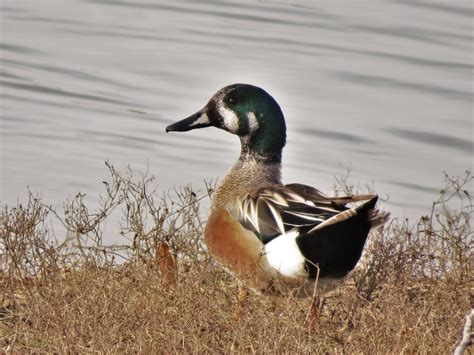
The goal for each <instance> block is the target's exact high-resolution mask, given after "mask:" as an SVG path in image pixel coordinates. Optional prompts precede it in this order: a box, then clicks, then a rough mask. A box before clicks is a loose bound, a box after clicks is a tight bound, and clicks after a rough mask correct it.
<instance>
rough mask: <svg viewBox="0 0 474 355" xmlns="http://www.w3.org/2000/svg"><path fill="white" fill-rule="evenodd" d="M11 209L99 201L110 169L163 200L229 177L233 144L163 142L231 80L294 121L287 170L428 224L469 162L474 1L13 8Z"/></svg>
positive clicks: (7, 82)
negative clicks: (369, 190) (140, 179)
mask: <svg viewBox="0 0 474 355" xmlns="http://www.w3.org/2000/svg"><path fill="white" fill-rule="evenodd" d="M1 4H2V8H1V42H0V51H1V52H0V53H1V55H0V68H1V71H0V87H1V118H0V120H1V131H0V139H1V167H0V169H1V176H0V182H1V190H0V200H1V203H8V204H13V203H16V201H17V199H18V198H20V199H23V198H24V197H25V195H26V186H29V187H30V189H31V190H32V191H41V192H42V195H43V196H44V199H45V200H46V201H47V202H49V203H52V204H60V203H61V202H62V201H63V200H64V199H65V198H66V197H67V196H72V195H74V194H75V193H76V192H78V191H84V192H86V193H87V194H88V195H89V196H96V195H98V194H99V193H100V192H102V189H103V187H102V183H101V181H102V180H104V179H106V178H107V174H108V173H107V170H106V168H105V165H104V161H105V160H110V161H111V162H112V163H113V164H114V165H116V166H117V167H119V168H124V167H125V166H126V165H127V164H131V166H132V167H133V168H135V169H138V170H146V169H147V167H148V169H149V171H150V173H152V174H154V175H156V176H157V178H158V181H159V183H160V188H161V189H162V190H163V191H167V190H169V189H171V188H172V187H173V186H175V185H176V186H179V185H184V184H187V183H189V182H191V183H192V184H193V185H195V186H197V187H202V186H203V184H202V181H203V180H204V179H209V178H216V177H222V176H223V175H224V174H225V173H226V171H227V170H228V169H229V168H230V166H231V165H232V164H233V162H234V160H235V159H236V157H237V156H238V152H239V144H238V140H237V138H236V137H233V136H231V135H229V134H228V133H226V132H223V131H218V130H216V129H207V130H199V131H193V132H188V133H186V134H166V133H165V130H164V129H165V127H166V125H168V124H169V123H171V122H174V121H176V120H178V119H181V118H184V117H185V116H188V115H189V114H191V113H194V112H195V111H197V110H198V109H200V108H201V107H202V106H203V105H204V104H205V103H206V102H207V100H208V99H209V97H210V96H211V95H212V94H213V93H214V92H215V91H216V90H217V89H219V88H221V87H222V86H225V85H228V84H231V83H234V82H246V83H252V84H255V85H258V86H261V87H263V88H265V89H266V90H267V91H268V92H270V93H271V94H272V95H273V96H274V97H275V98H276V99H277V101H278V102H279V103H280V105H281V107H282V109H283V112H284V114H285V117H286V120H287V126H288V144H287V147H286V149H285V152H284V161H283V163H284V169H283V176H284V179H285V181H286V182H295V181H298V182H302V183H307V184H311V185H314V186H316V187H318V188H320V189H322V190H324V191H329V192H330V190H331V187H332V184H333V182H334V176H337V175H340V174H341V173H342V172H343V169H342V168H341V165H342V166H350V167H351V175H350V181H351V182H353V183H355V184H360V185H361V186H364V185H366V184H369V185H373V187H374V188H375V190H376V191H377V192H379V193H380V194H381V196H384V197H386V196H390V199H389V201H388V202H386V203H384V205H385V207H386V208H388V209H390V210H392V212H393V214H394V215H395V216H398V217H404V216H413V217H415V216H417V215H419V214H422V213H426V212H427V211H428V209H429V207H430V203H431V201H432V200H433V199H434V198H436V197H437V191H438V190H439V188H440V187H441V186H442V185H441V180H442V177H443V174H442V172H443V171H445V172H447V173H448V174H450V175H461V174H463V172H464V170H466V169H472V167H473V106H472V102H473V87H472V85H473V81H472V74H473V54H472V53H473V38H472V18H473V15H474V13H473V9H472V3H471V2H470V1H462V0H459V1H417V0H400V1H386V0H385V1H383V0H381V1H362V0H346V1H334V0H322V1H309V0H308V1H303V0H300V1H291V0H289V1H271V0H268V1H263V0H262V1H257V0H253V1H236V2H229V1H201V0H200V1H197V0H196V1H151V0H142V1H131V0H130V1H120V0H117V1H106V0H90V1H79V0H58V1H51V0H43V1H22V0H15V1H7V0H2V1H1Z"/></svg>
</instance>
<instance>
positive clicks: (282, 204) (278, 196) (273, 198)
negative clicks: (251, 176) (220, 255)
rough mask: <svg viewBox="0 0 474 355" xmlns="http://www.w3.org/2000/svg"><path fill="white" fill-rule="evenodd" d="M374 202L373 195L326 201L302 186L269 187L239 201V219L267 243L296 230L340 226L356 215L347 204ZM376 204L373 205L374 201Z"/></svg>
mask: <svg viewBox="0 0 474 355" xmlns="http://www.w3.org/2000/svg"><path fill="white" fill-rule="evenodd" d="M374 198H375V199H376V198H377V196H376V195H354V196H340V197H328V196H326V195H325V194H324V193H322V192H321V191H319V190H317V189H315V188H313V187H311V186H307V185H303V184H289V185H272V186H268V187H263V188H260V189H257V190H254V191H250V192H248V193H246V194H244V195H242V196H241V197H240V198H239V217H238V219H239V220H240V221H241V223H242V224H243V225H244V226H246V227H247V228H251V229H252V230H253V231H254V232H255V233H256V234H257V235H258V236H259V238H260V239H261V240H262V242H263V243H268V242H269V241H271V240H272V239H273V238H275V237H276V236H278V235H280V234H284V233H286V232H289V231H290V230H293V229H295V228H296V229H298V231H299V232H300V234H304V233H310V232H312V231H314V230H316V229H317V228H320V227H323V226H324V225H328V224H332V223H337V222H342V221H344V220H345V219H347V218H349V217H350V216H351V215H353V214H354V213H356V211H355V210H354V209H353V208H349V207H347V204H348V203H351V202H360V201H367V200H372V199H374ZM374 204H375V201H374Z"/></svg>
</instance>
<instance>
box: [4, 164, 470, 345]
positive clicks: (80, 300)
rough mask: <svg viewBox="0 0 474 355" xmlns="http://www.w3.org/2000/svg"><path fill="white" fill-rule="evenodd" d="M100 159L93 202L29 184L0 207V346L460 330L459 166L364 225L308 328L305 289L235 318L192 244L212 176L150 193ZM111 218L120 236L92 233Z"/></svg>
mask: <svg viewBox="0 0 474 355" xmlns="http://www.w3.org/2000/svg"><path fill="white" fill-rule="evenodd" d="M108 166H109V169H110V172H111V179H110V182H104V186H105V193H104V195H103V196H102V197H101V202H100V207H99V208H98V209H97V210H94V211H91V210H89V209H88V207H87V206H86V203H85V202H84V201H85V196H84V195H82V194H78V195H77V196H75V197H74V198H73V199H71V200H69V201H67V202H66V203H65V204H64V208H63V211H61V212H59V211H56V210H52V209H51V208H49V207H47V206H45V205H44V204H43V203H42V201H41V199H39V198H36V197H35V196H33V195H32V194H30V198H29V200H28V201H27V202H26V203H24V204H18V205H17V206H15V207H10V208H9V207H4V208H3V210H2V211H1V212H0V231H1V235H0V349H1V350H2V351H6V352H9V351H13V352H61V353H62V352H81V353H82V352H108V353H115V352H120V353H122V352H123V353H128V352H152V351H155V352H156V351H158V350H160V351H166V352H246V353H247V352H258V353H261V352H296V353H327V352H329V353H343V352H348V353H353V352H356V353H368V354H373V353H402V352H403V353H413V352H421V353H427V352H430V353H446V352H452V351H453V350H454V348H455V346H456V344H457V343H458V342H459V341H460V339H461V337H462V331H463V325H464V320H465V315H466V314H467V313H468V312H469V311H470V309H471V308H472V306H473V305H472V286H473V283H472V282H473V278H472V277H473V274H472V269H473V265H472V264H473V255H472V250H471V248H472V247H471V245H472V241H473V236H472V231H471V226H470V218H471V216H472V210H473V205H472V201H471V198H470V195H469V192H468V191H467V189H468V187H469V185H470V184H471V185H470V186H471V187H472V182H473V177H472V175H471V173H470V172H467V173H466V176H464V177H463V178H451V177H448V176H446V186H445V188H444V189H443V190H442V191H441V193H440V196H439V199H438V200H437V201H436V202H434V203H433V208H432V211H430V213H429V214H428V215H426V216H424V217H423V218H421V219H420V220H419V221H418V222H417V223H415V224H414V225H412V224H411V223H409V221H392V222H391V224H390V225H388V226H387V227H386V228H385V229H384V230H383V231H379V232H375V233H373V235H372V236H371V239H370V240H371V242H370V244H369V245H368V246H367V249H366V251H365V256H364V259H363V261H362V262H361V263H360V264H359V267H358V268H357V269H356V271H355V272H354V273H353V274H352V276H351V278H350V279H349V280H348V281H347V282H346V283H344V284H343V285H342V286H341V287H340V288H339V289H338V290H337V291H335V292H334V293H333V294H331V295H330V296H329V297H328V298H326V300H325V301H324V304H323V308H322V311H321V318H320V321H319V324H318V325H317V326H316V328H315V330H314V331H313V332H307V331H306V328H305V317H306V314H307V310H308V307H309V303H310V301H311V300H309V299H298V298H293V297H280V298H278V297H269V296H255V295H252V296H250V297H249V299H248V300H247V307H246V309H245V310H244V311H243V312H244V313H243V316H242V317H241V319H240V320H239V321H238V322H237V321H234V320H233V315H234V312H235V307H236V305H237V303H238V299H237V298H238V285H237V283H236V280H235V279H233V278H232V277H230V276H228V275H227V274H226V273H225V272H224V271H223V270H222V269H221V268H219V267H218V266H216V265H215V264H214V262H213V261H212V260H211V259H210V258H209V257H208V255H207V254H206V251H205V247H204V246H203V243H202V231H203V225H204V223H205V221H204V220H203V219H202V216H204V215H205V211H201V208H204V207H201V205H206V204H208V199H209V196H210V195H211V194H212V186H211V185H207V186H206V191H204V192H195V191H193V190H192V189H191V188H190V187H186V188H183V189H181V190H179V191H176V192H175V194H174V196H173V197H172V198H170V197H169V196H168V197H165V196H161V197H160V196H158V195H157V193H156V191H155V190H154V188H155V187H154V181H153V179H152V178H150V177H148V176H147V175H140V174H138V175H137V173H133V172H131V171H128V172H126V173H125V174H119V173H118V172H117V171H116V170H115V169H114V168H113V167H112V166H110V165H108ZM206 201H207V202H206ZM52 219H53V220H55V221H59V223H60V224H61V225H60V228H55V229H54V230H53V229H52V228H51V223H50V221H51V220H52ZM106 222H107V223H108V224H107V233H105V224H106ZM56 224H58V222H56ZM53 225H54V224H53ZM117 226H118V228H117ZM111 230H114V231H115V230H116V231H117V235H115V236H114V237H115V238H114V241H115V242H117V241H120V244H121V245H118V244H116V245H113V246H110V245H107V243H105V242H104V240H105V239H107V238H106V235H108V234H110V233H111ZM54 231H56V234H60V233H61V234H60V237H58V239H56V234H55V233H54ZM471 352H472V348H471Z"/></svg>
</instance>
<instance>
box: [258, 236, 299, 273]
mask: <svg viewBox="0 0 474 355" xmlns="http://www.w3.org/2000/svg"><path fill="white" fill-rule="evenodd" d="M298 235H299V233H298V231H297V230H293V231H290V232H288V233H286V234H281V235H280V236H278V237H276V238H275V239H273V240H272V241H271V242H270V243H268V244H267V245H265V254H266V257H267V260H268V263H269V264H270V265H271V266H272V267H273V268H275V269H276V270H277V271H278V272H279V273H280V274H281V275H283V276H285V277H291V278H299V277H305V276H306V272H305V270H304V263H305V259H304V257H303V254H301V252H300V250H299V248H298V245H297V244H296V237H297V236H298Z"/></svg>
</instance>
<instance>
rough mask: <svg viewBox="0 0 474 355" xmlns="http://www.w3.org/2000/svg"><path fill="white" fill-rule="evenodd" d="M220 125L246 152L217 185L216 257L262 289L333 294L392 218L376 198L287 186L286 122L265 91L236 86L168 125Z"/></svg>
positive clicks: (212, 240) (207, 232)
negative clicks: (375, 234) (284, 158)
mask: <svg viewBox="0 0 474 355" xmlns="http://www.w3.org/2000/svg"><path fill="white" fill-rule="evenodd" d="M206 127H215V128H219V129H222V130H224V131H227V132H229V133H232V134H234V135H237V136H238V137H239V139H240V144H241V151H240V156H239V158H238V159H237V161H236V163H235V164H234V166H233V167H232V168H231V170H230V171H229V172H228V174H227V175H226V176H225V178H224V179H223V180H222V182H221V183H220V185H219V187H218V188H217V190H216V192H215V194H214V197H213V200H212V203H211V207H210V211H209V216H208V219H207V223H206V226H205V229H204V242H205V244H206V247H207V250H208V252H209V253H210V254H211V256H212V257H213V258H214V259H215V260H216V261H217V262H218V263H219V264H221V265H222V266H223V267H225V268H226V269H227V270H228V271H230V272H231V273H232V274H233V275H234V276H235V277H236V278H237V279H238V280H239V281H240V282H241V283H243V284H244V285H245V287H248V288H250V289H252V290H255V291H257V292H262V293H265V292H275V293H278V294H285V293H288V292H290V291H291V290H299V291H298V292H299V294H300V295H311V294H312V292H313V288H315V287H317V288H318V290H321V292H327V291H329V290H332V289H334V288H335V287H336V286H337V285H338V284H339V283H340V282H341V281H343V280H344V279H345V278H346V277H347V275H348V274H350V272H351V271H352V270H353V269H354V268H355V266H356V264H357V263H358V261H359V259H360V258H361V255H362V252H363V249H364V246H365V244H366V241H367V237H368V234H369V231H370V230H371V229H373V228H376V227H380V226H382V225H383V224H384V223H386V222H387V220H388V219H389V216H390V214H389V213H388V212H386V211H381V210H379V209H377V208H376V202H377V199H378V196H377V195H375V194H364V195H348V196H333V197H330V196H328V195H326V194H324V193H323V192H321V191H319V190H318V189H316V188H314V187H311V186H308V185H305V184H302V183H290V184H283V183H282V179H281V163H282V152H283V148H284V147H285V144H286V124H285V118H284V115H283V112H282V110H281V108H280V106H279V105H278V103H277V101H276V100H275V99H274V98H273V97H272V96H271V95H270V94H269V93H267V92H266V91H265V90H264V89H262V88H260V87H257V86H254V85H250V84H240V83H239V84H233V85H229V86H226V87H224V88H222V89H220V90H218V91H217V92H216V93H215V94H214V95H213V96H212V97H211V98H210V100H209V101H208V102H207V104H206V105H205V106H204V108H202V109H201V110H199V111H198V112H196V113H194V114H193V115H191V116H189V117H187V118H185V119H183V120H180V121H177V122H176V123H173V124H171V125H169V126H167V127H166V132H186V131H190V130H194V129H201V128H206Z"/></svg>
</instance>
